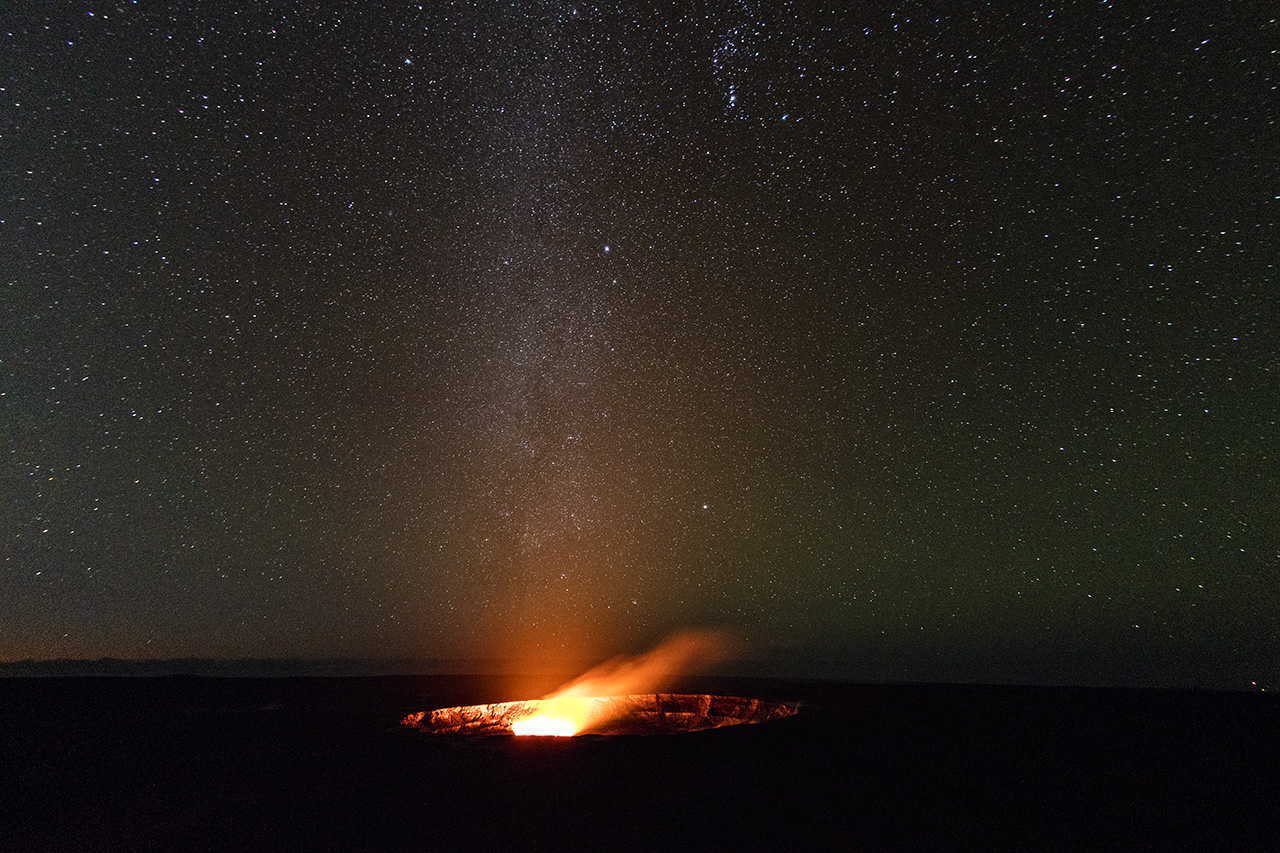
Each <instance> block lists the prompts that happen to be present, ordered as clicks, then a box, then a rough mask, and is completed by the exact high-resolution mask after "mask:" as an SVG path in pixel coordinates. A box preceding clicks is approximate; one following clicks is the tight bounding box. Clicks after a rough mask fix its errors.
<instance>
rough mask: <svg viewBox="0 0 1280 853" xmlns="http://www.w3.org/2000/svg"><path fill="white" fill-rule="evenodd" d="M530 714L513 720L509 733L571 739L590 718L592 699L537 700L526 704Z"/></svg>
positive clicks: (593, 703) (593, 702)
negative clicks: (528, 706)
mask: <svg viewBox="0 0 1280 853" xmlns="http://www.w3.org/2000/svg"><path fill="white" fill-rule="evenodd" d="M528 704H529V705H530V706H531V707H530V708H529V711H530V713H527V714H526V715H525V716H523V717H520V718H519V719H517V720H514V721H513V722H512V723H511V731H512V732H514V733H515V734H518V735H542V736H548V735H549V736H552V737H571V736H572V735H575V734H577V733H578V732H579V731H581V730H582V728H583V726H585V725H586V724H587V721H588V720H589V719H591V717H592V710H593V706H594V705H595V704H597V703H596V702H595V701H594V700H592V699H581V698H565V699H539V700H538V701H536V702H531V703H528Z"/></svg>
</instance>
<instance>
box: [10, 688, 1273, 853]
mask: <svg viewBox="0 0 1280 853" xmlns="http://www.w3.org/2000/svg"><path fill="white" fill-rule="evenodd" d="M680 687H681V689H688V690H694V691H701V692H720V693H724V692H729V693H735V694H738V695H752V696H756V697H758V698H763V699H781V700H790V701H794V700H800V701H803V702H804V703H805V705H804V708H803V710H802V712H801V714H800V715H798V716H796V717H792V718H790V719H787V720H782V721H778V722H774V723H768V724H764V725H759V726H739V727H735V728H730V729H721V730H716V731H707V732H700V733H695V734H683V735H671V736H658V737H615V738H573V739H533V740H529V739H515V738H507V737H496V738H495V737H489V738H485V737H471V738H468V737H462V736H432V735H425V734H419V733H415V732H411V731H408V730H402V729H400V728H398V727H397V726H396V723H397V721H398V720H399V719H400V718H401V717H402V716H403V715H404V714H406V713H408V712H410V711H416V710H427V709H431V708H436V707H441V706H446V705H454V704H464V703H472V702H482V701H495V700H498V699H508V698H517V697H512V696H509V695H496V694H495V692H494V687H493V686H492V685H491V684H486V683H485V681H483V680H481V679H476V678H464V677H378V678H263V679H231V678H217V679H214V678H192V677H171V678H47V679H35V678H32V679H25V678H11V679H3V680H0V791H3V794H0V850H4V851H28V850H31V851H37V850H38V851H62V850H66V851H96V850H189V849H200V850H257V849H269V850H281V851H284V850H374V851H388V850H437V849H439V850H474V849H491V848H497V847H507V846H509V845H512V844H514V845H515V849H519V850H522V851H523V850H530V849H566V850H575V849H602V850H618V851H626V850H734V849H751V850H762V849H763V850H810V849H852V850H884V849H928V850H949V849H979V850H989V849H1018V850H1046V849H1088V850H1098V849H1110V850H1143V849H1147V850H1170V849H1180V850H1196V851H1201V850H1274V849H1277V847H1276V846H1275V845H1277V844H1280V842H1278V841H1277V838H1280V834H1278V832H1280V769H1278V766H1280V702H1277V701H1276V697H1274V696H1272V695H1271V694H1245V693H1192V692H1163V691H1136V690H1135V691H1125V690H1093V689H1064V688H1015V687H967V686H854V685H831V684H821V683H804V682H778V681H768V682H765V681H744V680H737V681H728V680H717V679H701V680H698V681H696V682H691V683H689V684H685V685H681V686H680Z"/></svg>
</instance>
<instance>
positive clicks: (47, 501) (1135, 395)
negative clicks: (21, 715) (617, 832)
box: [0, 0, 1280, 689]
mask: <svg viewBox="0 0 1280 853" xmlns="http://www.w3.org/2000/svg"><path fill="white" fill-rule="evenodd" d="M1211 5H1212V6H1213V8H1212V10H1210V6H1209V5H1206V4H1203V3H1201V2H1189V3H1182V4H1179V3H1166V2H1161V3H1146V4H1124V3H1108V2H1066V3H1043V4H1039V5H1037V4H1033V3H1025V4H1012V3H1011V4H1006V3H993V4H989V5H978V4H958V3H952V2H938V3H934V4H905V3H904V4H898V5H894V4H889V3H844V2H840V3H829V4H809V3H794V4H784V3H772V2H729V0H721V1H720V2H710V3H707V4H701V3H681V4H669V5H668V4H657V5H656V8H655V7H654V6H653V5H651V4H648V3H639V2H637V3H623V4H620V5H598V6H597V5H592V4H590V3H582V4H579V5H575V4H574V3H571V2H565V3H559V2H533V0H530V2H523V0H521V2H514V3H502V4H499V3H496V2H494V3H490V2H479V0H477V2H469V3H445V2H441V3H423V4H421V5H418V4H414V3H395V4H381V3H360V4H324V3H321V4H315V3H282V2H263V3H252V4H250V3H242V4H230V3H227V4H222V3H218V4H213V3H200V2H193V0H183V2H176V3H158V2H155V3H152V2H145V3H124V2H108V3H83V4H82V3H64V2H36V0H30V1H29V2H22V3H9V4H6V5H5V8H4V10H3V11H2V12H0V38H2V41H0V87H2V88H0V105H2V106H0V182H2V184H0V206H2V207H0V219H2V220H3V221H2V222H0V273H2V275H3V288H4V289H3V298H2V299H0V318H2V319H0V323H2V325H0V359H2V360H3V361H2V363H0V368H2V369H0V394H2V396H0V447H2V449H3V466H2V467H0V492H2V493H3V501H2V502H0V555H2V557H3V562H2V563H0V566H2V568H0V660H11V661H12V660H18V659H24V658H35V659H50V658H59V657H73V658H97V657H100V656H114V657H138V658H163V657H176V656H206V657H217V658H238V657H253V658H264V657H395V656H421V657H468V656H473V657H484V656H490V657H507V658H512V659H520V660H526V659H529V660H531V659H535V658H536V659H541V660H553V661H554V660H568V659H571V658H584V659H592V658H599V657H603V656H605V655H608V654H613V653H617V652H631V651H637V650H640V649H642V648H644V647H645V646H646V645H648V644H651V643H653V642H655V641H656V640H658V639H659V638H661V637H662V636H664V635H666V634H668V633H669V632H672V631H675V630H679V629H685V628H698V629H705V628H718V629H722V630H725V631H728V632H729V633H731V634H733V635H734V636H736V637H738V639H739V641H740V642H741V643H743V648H744V649H748V650H749V651H745V652H743V654H744V655H745V656H746V657H756V658H764V659H771V660H777V661H782V662H783V663H784V664H786V665H789V666H791V667H792V668H793V669H794V670H795V671H797V672H803V671H813V670H815V668H818V669H820V668H823V667H825V668H826V670H824V671H839V672H841V673H843V674H845V675H847V676H849V677H862V678H873V679H874V678H894V679H914V680H979V681H1014V682H1019V681H1023V682H1066V683H1080V684H1095V683H1096V684H1103V683H1121V684H1168V685H1184V686H1202V687H1230V688H1241V689H1250V688H1251V684H1250V683H1251V682H1253V681H1256V682H1258V683H1259V685H1267V684H1275V683H1277V682H1280V458H1278V456H1280V452H1278V450H1277V448H1280V428H1278V427H1277V417H1278V413H1280V276H1278V272H1277V265H1278V264H1280V165H1278V164H1280V124H1278V123H1277V120H1278V118H1280V88H1278V86H1280V24H1278V23H1277V18H1278V17H1280V15H1277V13H1276V10H1275V7H1274V6H1273V5H1272V4H1268V3H1261V2H1259V3H1256V4H1249V3H1240V4H1211ZM236 6H238V7H239V8H238V9H235V8H233V7H236ZM338 7H341V8H338Z"/></svg>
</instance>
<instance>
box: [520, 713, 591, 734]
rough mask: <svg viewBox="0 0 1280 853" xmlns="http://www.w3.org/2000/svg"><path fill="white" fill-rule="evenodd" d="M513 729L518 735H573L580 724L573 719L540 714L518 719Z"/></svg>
mask: <svg viewBox="0 0 1280 853" xmlns="http://www.w3.org/2000/svg"><path fill="white" fill-rule="evenodd" d="M511 731H512V733H513V734H518V735H539V736H542V737H573V736H574V735H575V734H576V733H577V731H578V726H577V724H576V723H574V721H573V720H566V719H563V718H557V717H547V716H542V715H540V716H537V717H527V718H525V719H523V720H516V721H515V722H513V723H512V724H511Z"/></svg>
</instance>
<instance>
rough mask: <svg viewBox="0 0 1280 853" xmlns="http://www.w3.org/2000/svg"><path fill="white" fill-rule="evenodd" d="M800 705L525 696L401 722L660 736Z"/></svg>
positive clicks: (656, 696) (487, 731)
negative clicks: (538, 697) (520, 698)
mask: <svg viewBox="0 0 1280 853" xmlns="http://www.w3.org/2000/svg"><path fill="white" fill-rule="evenodd" d="M796 710H797V708H796V706H795V705H788V704H784V703H781V702H765V701H762V700H760V699H749V698H746V697H742V696H712V695H709V694H705V693H692V694H690V693H644V694H630V695H624V696H592V697H581V698H579V697H564V698H560V699H526V700H524V701H520V702H498V703H495V704H492V705H461V706H458V707H456V708H440V709H438V710H435V711H419V712H417V713H416V714H410V715H409V716H407V717H405V718H404V720H402V721H401V723H402V725H405V726H410V727H412V728H415V729H417V730H418V731H423V732H432V733H435V734H477V735H511V734H517V735H555V736H560V737H567V736H569V735H627V734H631V735H656V734H673V733H676V732H696V731H701V730H703V729H715V728H721V727H723V726H736V725H741V724H743V723H764V722H768V721H770V720H777V719H781V718H783V717H790V716H792V715H793V714H795V713H796Z"/></svg>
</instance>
